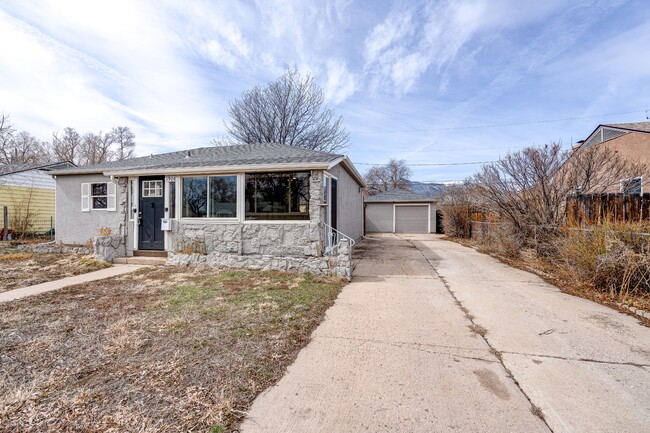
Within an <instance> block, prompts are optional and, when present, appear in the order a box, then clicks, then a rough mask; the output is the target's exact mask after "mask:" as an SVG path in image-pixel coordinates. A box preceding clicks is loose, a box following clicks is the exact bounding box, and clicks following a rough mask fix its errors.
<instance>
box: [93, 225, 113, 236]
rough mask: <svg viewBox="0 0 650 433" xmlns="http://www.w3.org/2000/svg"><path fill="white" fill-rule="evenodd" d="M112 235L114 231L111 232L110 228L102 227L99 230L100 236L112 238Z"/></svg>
mask: <svg viewBox="0 0 650 433" xmlns="http://www.w3.org/2000/svg"><path fill="white" fill-rule="evenodd" d="M112 234H113V230H111V228H110V227H100V228H99V230H97V235H98V236H110V235H112Z"/></svg>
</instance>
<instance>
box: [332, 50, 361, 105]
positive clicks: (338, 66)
mask: <svg viewBox="0 0 650 433" xmlns="http://www.w3.org/2000/svg"><path fill="white" fill-rule="evenodd" d="M356 89H357V77H356V76H355V75H354V74H352V73H351V72H350V71H349V70H348V68H347V65H346V64H345V62H344V61H343V60H341V59H333V58H332V59H329V60H328V61H327V83H326V84H325V97H326V98H327V99H328V100H330V101H332V102H334V103H335V104H340V103H341V102H343V101H344V100H346V99H347V98H349V97H350V96H352V94H354V92H355V91H356Z"/></svg>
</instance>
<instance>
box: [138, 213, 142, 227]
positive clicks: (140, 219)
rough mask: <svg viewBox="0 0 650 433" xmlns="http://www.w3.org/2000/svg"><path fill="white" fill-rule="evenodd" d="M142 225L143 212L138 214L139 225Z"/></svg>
mask: <svg viewBox="0 0 650 433" xmlns="http://www.w3.org/2000/svg"><path fill="white" fill-rule="evenodd" d="M140 224H142V212H138V225H140Z"/></svg>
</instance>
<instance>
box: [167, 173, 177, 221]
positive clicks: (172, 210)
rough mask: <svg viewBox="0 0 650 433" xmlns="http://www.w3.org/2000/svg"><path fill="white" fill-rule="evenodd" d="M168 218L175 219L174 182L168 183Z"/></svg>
mask: <svg viewBox="0 0 650 433" xmlns="http://www.w3.org/2000/svg"><path fill="white" fill-rule="evenodd" d="M168 216H169V218H176V180H173V181H171V182H169V215H168Z"/></svg>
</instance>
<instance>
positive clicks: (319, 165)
mask: <svg viewBox="0 0 650 433" xmlns="http://www.w3.org/2000/svg"><path fill="white" fill-rule="evenodd" d="M328 166H329V165H328V163H327V162H311V163H291V164H255V165H248V164H244V165H224V166H201V167H169V168H151V169H146V168H145V169H132V170H125V169H121V170H105V171H102V172H101V173H103V174H104V175H105V176H116V177H125V176H145V175H146V176H149V175H156V174H170V175H184V174H187V175H192V174H201V173H241V172H248V173H253V172H256V173H259V172H264V171H288V170H326V169H327V168H328Z"/></svg>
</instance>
